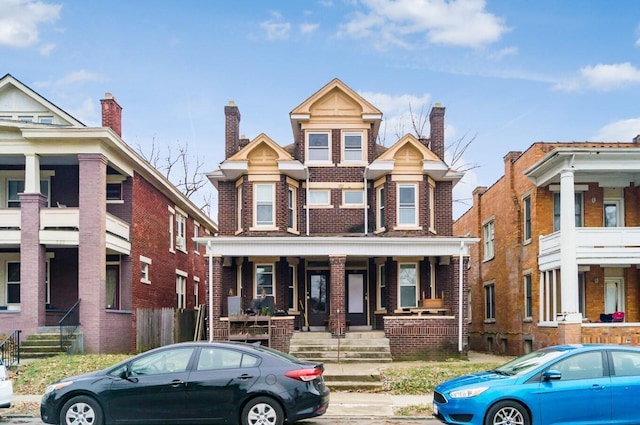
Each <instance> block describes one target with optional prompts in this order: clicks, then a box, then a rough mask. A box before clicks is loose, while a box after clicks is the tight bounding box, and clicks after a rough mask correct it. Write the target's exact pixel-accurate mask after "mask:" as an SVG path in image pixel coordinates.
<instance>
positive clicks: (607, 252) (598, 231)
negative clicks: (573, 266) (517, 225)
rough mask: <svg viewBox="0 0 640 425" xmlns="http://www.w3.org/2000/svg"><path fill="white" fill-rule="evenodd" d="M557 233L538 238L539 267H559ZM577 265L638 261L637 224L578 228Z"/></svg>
mask: <svg viewBox="0 0 640 425" xmlns="http://www.w3.org/2000/svg"><path fill="white" fill-rule="evenodd" d="M560 235H561V233H560V232H554V233H551V234H550V235H546V236H541V237H540V240H539V242H540V246H539V253H540V256H539V265H540V269H541V270H550V269H553V268H558V267H560V256H561V252H560ZM575 236H576V237H575V242H576V262H577V263H578V264H640V227H578V228H576V235H575Z"/></svg>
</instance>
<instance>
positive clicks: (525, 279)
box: [494, 272, 533, 321]
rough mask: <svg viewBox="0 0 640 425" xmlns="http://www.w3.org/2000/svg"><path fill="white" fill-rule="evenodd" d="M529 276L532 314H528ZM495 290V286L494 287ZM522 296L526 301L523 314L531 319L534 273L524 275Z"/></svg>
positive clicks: (527, 318) (528, 319)
mask: <svg viewBox="0 0 640 425" xmlns="http://www.w3.org/2000/svg"><path fill="white" fill-rule="evenodd" d="M527 278H529V286H530V290H531V314H530V315H527ZM494 290H495V288H494ZM522 296H523V298H524V299H523V301H524V305H523V307H524V308H523V309H522V310H523V316H524V320H527V321H530V320H531V319H532V316H533V275H532V274H531V273H530V272H528V273H525V274H524V275H522Z"/></svg>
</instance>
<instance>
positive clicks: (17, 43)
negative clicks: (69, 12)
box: [0, 0, 62, 52]
mask: <svg viewBox="0 0 640 425" xmlns="http://www.w3.org/2000/svg"><path fill="white" fill-rule="evenodd" d="M61 9H62V5H60V4H47V3H44V2H42V1H33V0H2V1H1V2H0V46H2V45H4V46H9V47H16V48H23V47H29V46H33V45H34V44H37V43H38V41H39V37H40V26H41V25H43V24H51V23H54V22H55V21H57V20H58V19H59V18H60V10H61ZM46 51H47V50H46V49H45V52H46ZM49 51H50V50H49Z"/></svg>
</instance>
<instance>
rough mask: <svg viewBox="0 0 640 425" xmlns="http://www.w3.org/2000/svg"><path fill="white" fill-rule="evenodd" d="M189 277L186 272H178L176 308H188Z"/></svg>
mask: <svg viewBox="0 0 640 425" xmlns="http://www.w3.org/2000/svg"><path fill="white" fill-rule="evenodd" d="M187 276H188V274H187V273H186V272H183V271H182V270H176V307H177V308H187Z"/></svg>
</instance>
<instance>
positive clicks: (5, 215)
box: [0, 208, 20, 229]
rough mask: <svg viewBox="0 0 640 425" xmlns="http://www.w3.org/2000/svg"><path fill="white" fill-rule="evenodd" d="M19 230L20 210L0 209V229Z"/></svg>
mask: <svg viewBox="0 0 640 425" xmlns="http://www.w3.org/2000/svg"><path fill="white" fill-rule="evenodd" d="M19 228H20V208H3V209H0V229H19Z"/></svg>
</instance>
